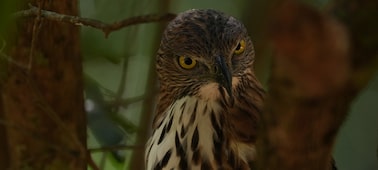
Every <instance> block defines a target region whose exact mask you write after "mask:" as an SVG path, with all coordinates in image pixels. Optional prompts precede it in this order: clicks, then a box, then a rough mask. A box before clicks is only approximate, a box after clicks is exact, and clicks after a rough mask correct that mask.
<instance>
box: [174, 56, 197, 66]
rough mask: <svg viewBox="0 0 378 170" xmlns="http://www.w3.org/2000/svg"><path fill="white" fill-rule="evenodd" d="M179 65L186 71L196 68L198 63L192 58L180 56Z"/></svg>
mask: <svg viewBox="0 0 378 170" xmlns="http://www.w3.org/2000/svg"><path fill="white" fill-rule="evenodd" d="M178 63H179V64H180V66H181V67H182V68H184V69H192V68H194V66H196V64H197V61H196V60H195V59H192V58H190V57H186V56H179V58H178Z"/></svg>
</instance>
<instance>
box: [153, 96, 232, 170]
mask: <svg viewBox="0 0 378 170" xmlns="http://www.w3.org/2000/svg"><path fill="white" fill-rule="evenodd" d="M222 109H223V108H222V107H221V105H220V104H219V103H218V102H217V101H213V100H203V99H199V98H197V97H183V98H181V99H179V100H176V101H175V102H174V103H172V104H171V105H170V107H168V109H167V110H166V113H165V117H164V119H163V120H162V123H161V124H160V126H158V127H157V128H156V129H155V131H154V134H153V136H152V138H151V139H150V141H149V142H150V143H149V146H147V149H148V151H147V153H146V154H147V155H146V157H147V166H148V169H152V168H155V167H157V166H159V165H163V164H165V167H167V168H168V169H170V168H177V167H181V169H197V168H196V167H198V168H200V167H201V166H207V167H209V168H211V167H216V164H217V162H218V161H222V158H221V155H223V154H221V153H217V152H222V148H223V147H224V145H225V143H226V142H227V141H226V140H225V138H224V134H223V133H224V131H223V130H222V125H223V123H224V120H223V119H222V118H221V117H220V113H221V112H222ZM167 153H171V154H169V155H167ZM168 157H169V158H168ZM164 158H165V159H164ZM167 159H168V162H164V161H167ZM187 166H192V167H187Z"/></svg>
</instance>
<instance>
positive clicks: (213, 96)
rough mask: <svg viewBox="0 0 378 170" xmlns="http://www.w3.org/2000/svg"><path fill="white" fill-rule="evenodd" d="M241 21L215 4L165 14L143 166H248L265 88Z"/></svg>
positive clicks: (216, 167) (252, 152)
mask: <svg viewBox="0 0 378 170" xmlns="http://www.w3.org/2000/svg"><path fill="white" fill-rule="evenodd" d="M253 61H254V49H253V45H252V41H251V40H250V38H249V36H248V34H247V31H246V29H245V28H244V26H243V24H242V23H241V22H239V21H238V20H236V19H235V18H233V17H230V16H227V15H225V14H223V13H221V12H218V11H214V10H189V11H186V12H184V13H181V14H179V15H178V16H177V18H176V19H174V20H173V21H171V23H170V24H169V25H168V26H167V28H166V30H165V31H164V34H163V37H162V40H161V45H160V48H159V50H158V54H157V73H158V76H159V80H160V93H159V101H158V105H157V108H156V116H155V119H154V122H153V134H152V136H151V138H150V140H149V142H148V144H147V147H146V167H147V169H253V168H252V167H253V164H254V160H255V156H256V151H255V141H256V130H257V124H258V121H259V114H260V112H261V109H262V103H263V99H264V90H263V89H262V87H261V85H260V83H259V82H258V80H257V79H256V77H255V75H254V71H253Z"/></svg>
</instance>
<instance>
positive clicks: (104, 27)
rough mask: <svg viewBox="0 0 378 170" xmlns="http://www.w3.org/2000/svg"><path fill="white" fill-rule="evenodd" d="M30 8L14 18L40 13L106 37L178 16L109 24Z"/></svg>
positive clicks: (133, 18)
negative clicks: (89, 29) (121, 30)
mask: <svg viewBox="0 0 378 170" xmlns="http://www.w3.org/2000/svg"><path fill="white" fill-rule="evenodd" d="M29 7H30V8H29V9H27V10H22V11H18V12H16V13H14V16H15V17H31V16H37V17H38V15H39V12H40V16H41V17H43V18H45V19H48V20H52V21H60V22H67V23H71V24H74V25H79V26H82V25H83V26H88V27H93V28H97V29H100V30H101V31H103V32H104V34H105V36H106V37H107V36H108V35H109V34H110V33H111V32H113V31H116V30H119V29H122V28H124V27H127V26H130V25H137V24H143V23H150V22H160V21H170V20H172V19H173V18H175V17H176V15H175V14H172V13H166V14H161V15H158V14H149V15H141V16H135V17H131V18H126V19H123V20H121V21H118V22H114V23H112V24H107V23H104V22H102V21H100V20H96V19H91V18H82V17H79V16H72V15H65V14H60V13H56V12H53V11H48V10H40V9H39V8H37V7H35V6H32V5H30V4H29Z"/></svg>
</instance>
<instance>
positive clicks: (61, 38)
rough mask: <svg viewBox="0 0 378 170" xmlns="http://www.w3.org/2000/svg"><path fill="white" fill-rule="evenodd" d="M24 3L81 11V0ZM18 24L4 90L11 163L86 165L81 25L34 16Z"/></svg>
mask: <svg viewBox="0 0 378 170" xmlns="http://www.w3.org/2000/svg"><path fill="white" fill-rule="evenodd" d="M23 3H24V4H25V6H24V7H25V8H27V4H28V3H31V4H33V5H35V6H38V7H40V8H42V9H46V10H52V11H56V12H58V13H62V14H69V15H78V2H77V1H76V0H73V1H43V0H42V1H37V0H34V1H32V2H29V1H23ZM16 28H17V29H16V30H14V32H15V37H14V39H13V40H8V43H7V51H8V52H7V54H8V55H9V56H10V57H11V59H9V60H7V61H8V62H9V63H8V75H7V78H6V79H5V81H4V82H2V83H4V84H3V89H2V91H1V97H2V100H1V101H2V102H3V103H2V104H3V111H4V115H3V117H2V124H1V125H2V126H3V127H5V128H6V132H7V134H6V140H7V143H8V145H7V150H8V152H7V153H8V158H9V159H10V162H9V169H38V170H43V169H54V170H59V169H62V170H67V169H86V160H85V158H86V156H85V155H86V154H85V148H86V123H85V122H86V121H85V114H84V108H83V87H82V65H81V56H80V50H79V27H77V26H74V25H72V24H69V23H61V22H56V21H48V20H44V19H43V18H39V17H29V18H20V19H19V20H18V21H17V27H16ZM29 63H30V64H29ZM2 140H3V139H2Z"/></svg>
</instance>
